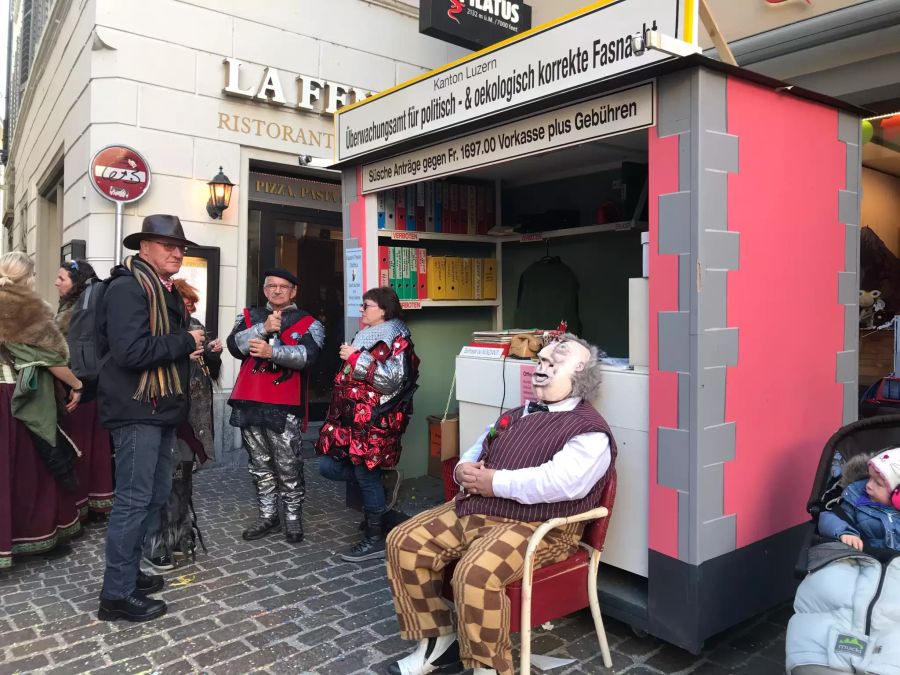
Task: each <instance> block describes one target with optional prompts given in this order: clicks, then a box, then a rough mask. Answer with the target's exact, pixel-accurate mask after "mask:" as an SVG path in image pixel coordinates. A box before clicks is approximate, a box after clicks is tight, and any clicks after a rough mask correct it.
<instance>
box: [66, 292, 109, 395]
mask: <svg viewBox="0 0 900 675" xmlns="http://www.w3.org/2000/svg"><path fill="white" fill-rule="evenodd" d="M108 287H109V281H108V280H105V281H101V280H99V279H95V280H94V281H91V282H90V283H89V284H88V285H87V287H86V288H85V289H84V291H82V293H81V295H80V296H79V297H78V302H76V303H75V307H74V308H73V309H72V319H71V322H70V323H69V334H68V336H67V337H66V341H67V342H68V343H69V359H70V361H71V369H72V372H73V373H75V375H76V376H77V377H78V379H79V380H81V381H83V382H96V381H97V380H98V379H99V377H100V370H101V369H102V368H103V364H105V363H106V361H107V360H108V359H109V354H108V353H105V354H101V353H100V352H101V349H100V334H99V331H98V327H99V321H100V319H99V311H100V306H101V304H102V302H103V297H104V296H105V295H106V289H107V288H108Z"/></svg>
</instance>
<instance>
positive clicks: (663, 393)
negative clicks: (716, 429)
mask: <svg viewBox="0 0 900 675" xmlns="http://www.w3.org/2000/svg"><path fill="white" fill-rule="evenodd" d="M648 134H649V137H648V145H649V161H650V169H649V173H650V186H649V191H648V192H649V195H648V199H649V206H650V251H649V265H650V283H649V286H650V289H649V295H650V298H649V305H650V341H649V344H650V439H649V440H650V504H649V509H648V518H649V521H650V522H649V532H648V538H649V545H650V548H651V549H653V550H654V551H658V552H660V553H663V554H665V555H668V556H670V557H672V558H678V493H677V492H676V491H675V490H673V489H671V488H667V487H664V486H662V485H659V484H657V482H656V473H657V460H656V458H657V443H656V441H657V429H658V428H659V427H672V428H675V427H677V426H678V374H677V373H673V372H661V371H660V370H659V319H658V315H659V312H671V311H676V310H677V309H678V257H677V256H674V255H662V256H661V255H659V196H660V195H661V194H667V193H669V192H677V191H678V136H669V137H667V138H659V136H658V135H657V127H651V128H650V130H649V131H648Z"/></svg>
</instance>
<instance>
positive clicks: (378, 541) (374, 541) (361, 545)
mask: <svg viewBox="0 0 900 675" xmlns="http://www.w3.org/2000/svg"><path fill="white" fill-rule="evenodd" d="M381 516H382V514H380V513H367V514H366V531H365V533H364V534H363V538H362V539H361V540H360V541H359V542H358V543H357V544H356V545H355V546H354V547H353V548H351V549H350V552H349V553H344V554H343V555H342V556H341V560H343V561H345V562H361V561H363V560H376V559H378V558H384V529H383V528H382V527H381Z"/></svg>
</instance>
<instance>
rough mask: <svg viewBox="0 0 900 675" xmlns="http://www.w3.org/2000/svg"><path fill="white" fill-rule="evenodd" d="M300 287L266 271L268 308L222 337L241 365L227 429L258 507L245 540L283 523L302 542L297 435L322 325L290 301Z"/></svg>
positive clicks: (253, 311)
mask: <svg viewBox="0 0 900 675" xmlns="http://www.w3.org/2000/svg"><path fill="white" fill-rule="evenodd" d="M298 285H299V281H298V280H297V277H296V276H294V275H293V274H291V273H290V272H289V271H287V270H285V269H282V268H280V267H277V268H275V269H271V270H267V271H266V273H265V281H264V282H263V293H264V294H265V296H266V300H268V302H267V303H266V306H265V307H247V308H245V309H244V311H243V312H241V313H240V314H239V315H238V317H237V321H236V322H235V324H234V328H233V329H232V330H231V334H230V335H229V336H228V340H227V345H228V351H229V352H231V354H232V356H234V357H235V358H236V359H239V360H241V361H242V363H241V369H240V372H239V373H238V377H237V381H236V382H235V384H234V389H233V390H232V392H231V398H230V399H229V401H228V403H229V405H231V425H232V426H235V427H239V428H240V430H241V437H242V439H243V441H244V447H246V448H247V454H248V455H249V464H248V467H249V469H250V475H251V476H252V477H253V483H254V484H255V486H256V497H257V504H258V507H259V516H258V518H257V519H256V521H255V522H254V523H252V524H251V525H250V526H249V527H247V529H245V530H244V532H243V537H244V539H247V540H252V539H259V538H260V537H264V536H265V535H266V534H268V533H269V532H272V531H274V530H277V529H279V527H280V525H281V523H282V521H283V522H284V534H285V538H286V539H287V540H288V541H289V542H294V543H295V542H298V541H300V540H301V539H303V522H302V504H303V498H304V496H305V494H306V482H305V479H304V476H303V459H302V458H301V457H300V444H301V437H300V434H301V433H302V432H303V431H305V429H306V422H307V412H308V408H307V386H306V385H307V382H306V377H307V372H308V370H309V368H310V366H312V364H313V363H315V360H316V358H317V357H318V356H319V351H320V350H321V349H322V344H323V343H324V341H325V328H324V326H322V324H321V323H319V322H318V321H316V319H315V317H313V316H312V315H311V314H309V313H308V312H304V311H303V310H301V309H299V308H298V307H297V305H296V304H295V303H294V298H295V297H296V296H297V286H298Z"/></svg>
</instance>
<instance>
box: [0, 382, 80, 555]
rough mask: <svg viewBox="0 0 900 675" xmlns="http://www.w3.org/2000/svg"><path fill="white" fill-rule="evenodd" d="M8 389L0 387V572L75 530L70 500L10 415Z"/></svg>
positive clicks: (22, 427)
mask: <svg viewBox="0 0 900 675" xmlns="http://www.w3.org/2000/svg"><path fill="white" fill-rule="evenodd" d="M14 389H15V385H13V384H0V569H5V568H8V567H10V566H12V556H14V555H26V554H29V553H43V552H45V551H49V550H50V549H52V548H53V547H54V546H56V545H57V544H58V543H60V542H62V541H66V540H68V539H71V538H72V537H74V536H75V535H76V534H78V532H79V530H81V522H80V521H79V517H78V510H77V509H76V507H75V499H76V496H75V495H73V494H70V493H67V492H64V491H63V490H62V489H61V488H60V487H59V485H58V484H57V482H56V479H55V478H54V477H53V474H51V473H50V471H49V470H48V469H47V466H46V465H45V464H44V462H43V461H42V460H41V458H40V457H39V456H38V454H37V450H35V449H34V445H33V444H32V442H31V435H30V434H29V433H28V429H26V428H25V425H23V424H22V423H21V422H19V420H17V419H15V418H14V417H13V416H12V409H11V407H10V401H11V399H12V395H13V391H14Z"/></svg>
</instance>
